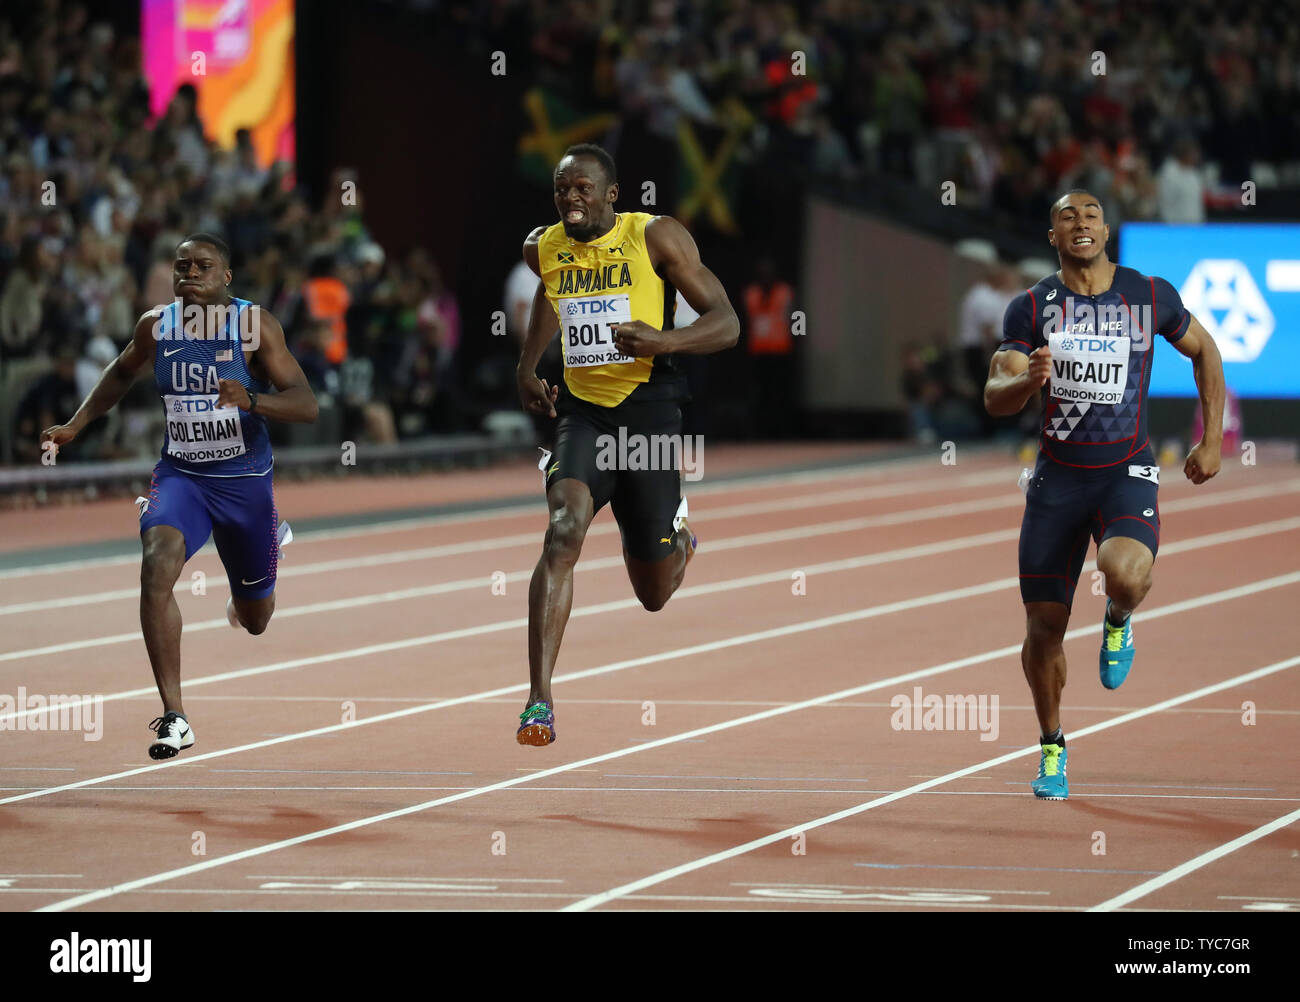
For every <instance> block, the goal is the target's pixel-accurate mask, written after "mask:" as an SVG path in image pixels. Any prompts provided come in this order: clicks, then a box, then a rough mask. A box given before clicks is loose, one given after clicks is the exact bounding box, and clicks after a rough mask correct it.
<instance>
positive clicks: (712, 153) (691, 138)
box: [675, 100, 753, 234]
mask: <svg viewBox="0 0 1300 1002" xmlns="http://www.w3.org/2000/svg"><path fill="white" fill-rule="evenodd" d="M718 111H719V115H718V119H719V122H720V123H721V124H720V125H718V126H713V125H700V124H695V123H692V122H691V121H690V120H688V119H687V118H686V117H685V116H683V117H682V118H681V119H680V120H679V121H678V123H677V163H678V182H677V183H678V188H677V190H678V191H679V192H681V197H680V198H679V200H678V203H677V211H676V213H675V214H676V216H677V218H678V220H680V221H681V222H682V223H684V224H685V225H687V226H689V225H690V224H691V221H692V220H694V218H695V217H696V216H697V215H700V214H703V215H704V216H705V217H706V218H707V219H708V220H709V221H710V222H711V223H712V224H713V226H714V228H715V229H717V230H719V231H720V232H722V233H730V234H734V233H737V232H738V229H739V228H738V227H737V225H736V220H735V217H734V216H733V215H732V213H731V206H732V202H733V199H734V194H735V188H736V174H737V168H736V152H737V149H738V148H739V146H740V142H741V140H742V139H743V138H744V136H745V135H746V133H748V132H749V130H750V128H752V126H753V118H752V116H750V114H749V113H748V111H746V110H745V108H744V105H742V104H740V102H739V101H734V100H732V101H728V102H726V103H724V104H723V106H722V107H720V108H719V109H718Z"/></svg>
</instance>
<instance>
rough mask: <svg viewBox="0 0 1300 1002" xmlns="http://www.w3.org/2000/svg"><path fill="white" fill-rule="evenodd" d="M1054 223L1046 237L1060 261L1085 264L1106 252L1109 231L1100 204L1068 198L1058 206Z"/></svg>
mask: <svg viewBox="0 0 1300 1002" xmlns="http://www.w3.org/2000/svg"><path fill="white" fill-rule="evenodd" d="M1058 205H1059V206H1060V208H1059V209H1058V210H1057V212H1056V221H1055V223H1054V224H1053V225H1052V228H1051V229H1050V230H1049V231H1048V233H1047V241H1048V243H1050V244H1051V245H1052V246H1053V247H1055V248H1056V250H1057V252H1058V253H1059V254H1060V255H1061V257H1062V258H1070V259H1071V260H1073V261H1074V262H1076V263H1078V264H1087V263H1088V262H1090V261H1093V260H1095V259H1096V258H1097V257H1098V255H1100V254H1104V253H1105V252H1106V243H1107V242H1108V241H1109V240H1110V227H1109V226H1107V225H1106V220H1105V217H1104V216H1103V214H1102V209H1101V204H1100V203H1099V202H1098V201H1097V199H1096V198H1095V197H1094V196H1092V195H1088V194H1074V195H1067V196H1066V197H1065V198H1063V199H1062V200H1061V202H1059V203H1058Z"/></svg>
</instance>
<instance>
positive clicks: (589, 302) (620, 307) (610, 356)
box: [559, 295, 636, 369]
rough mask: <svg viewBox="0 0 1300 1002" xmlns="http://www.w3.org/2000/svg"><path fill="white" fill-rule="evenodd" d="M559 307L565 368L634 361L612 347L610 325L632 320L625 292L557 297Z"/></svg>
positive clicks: (629, 302)
mask: <svg viewBox="0 0 1300 1002" xmlns="http://www.w3.org/2000/svg"><path fill="white" fill-rule="evenodd" d="M559 307H560V337H561V338H562V339H563V341H564V365H565V367H566V368H569V369H580V368H585V367H586V366H589V365H611V364H612V365H625V364H627V363H628V362H635V361H636V359H635V358H633V357H632V356H631V355H624V354H623V353H622V352H620V351H619V350H618V349H617V348H615V347H614V325H615V324H626V323H630V322H631V320H632V303H631V301H630V300H629V298H628V297H627V296H626V295H622V296H581V297H574V298H569V299H561V300H560V301H559Z"/></svg>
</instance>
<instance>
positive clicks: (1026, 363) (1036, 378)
mask: <svg viewBox="0 0 1300 1002" xmlns="http://www.w3.org/2000/svg"><path fill="white" fill-rule="evenodd" d="M1051 374H1052V353H1051V351H1050V350H1049V349H1048V348H1047V346H1046V345H1044V346H1043V347H1041V348H1035V349H1034V351H1033V352H1032V353H1031V354H1029V355H1025V354H1023V353H1022V352H1019V351H995V352H994V353H993V360H992V361H991V362H989V379H988V382H987V383H985V384H984V409H985V410H986V411H988V412H989V413H990V414H992V415H993V416H994V417H1005V416H1007V415H1009V414H1019V413H1020V410H1021V408H1023V407H1024V406H1025V404H1026V403H1028V402H1029V398H1030V397H1032V396H1033V395H1034V394H1035V393H1037V392H1038V390H1039V388H1040V387H1041V386H1042V385H1043V384H1044V383H1045V382H1047V378H1048V376H1050V375H1051Z"/></svg>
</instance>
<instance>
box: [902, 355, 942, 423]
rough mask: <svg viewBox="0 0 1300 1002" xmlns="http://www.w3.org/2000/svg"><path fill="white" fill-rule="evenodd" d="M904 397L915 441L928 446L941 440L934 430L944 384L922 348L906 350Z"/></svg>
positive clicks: (904, 356)
mask: <svg viewBox="0 0 1300 1002" xmlns="http://www.w3.org/2000/svg"><path fill="white" fill-rule="evenodd" d="M902 361H903V396H904V398H906V400H907V413H908V418H909V421H910V424H911V431H912V437H913V438H915V439H916V440H917V441H918V442H921V443H923V444H927V445H928V444H929V443H931V442H933V441H935V439H936V438H937V437H938V433H937V432H936V431H935V427H934V408H935V407H936V405H937V404H938V403H939V401H940V400H942V399H943V384H942V383H940V381H939V380H938V379H936V378H935V376H934V373H933V372H931V369H930V366H929V365H928V364H927V363H926V359H925V354H924V351H923V350H922V349H921V347H920V346H918V345H915V344H909V345H908V346H907V347H906V348H904V349H903V359H902Z"/></svg>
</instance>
